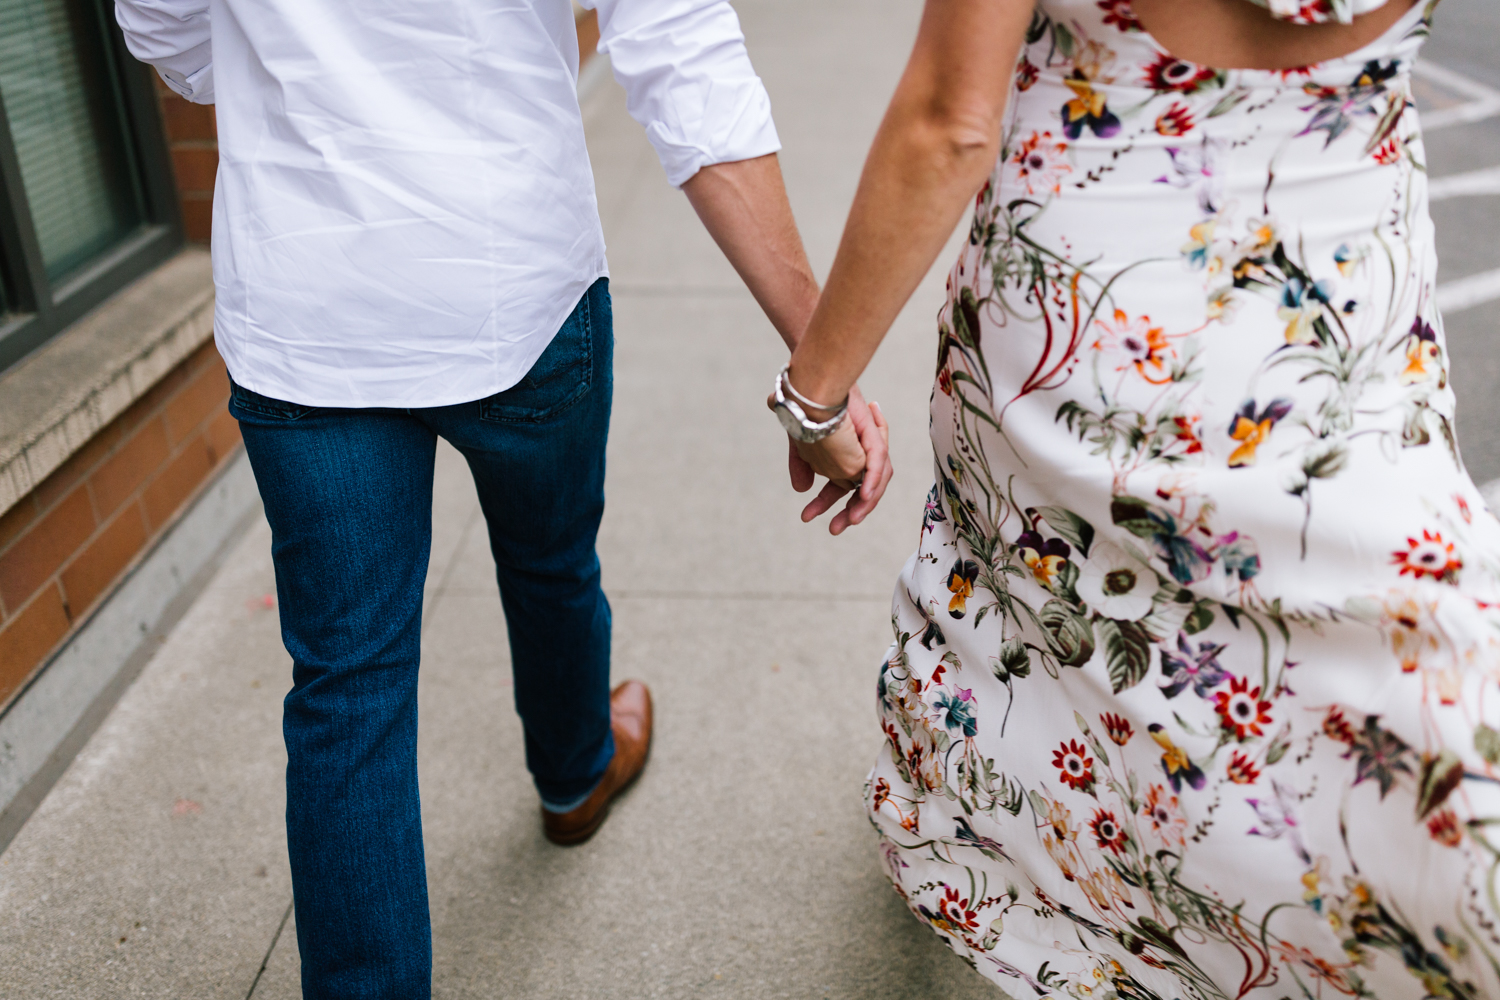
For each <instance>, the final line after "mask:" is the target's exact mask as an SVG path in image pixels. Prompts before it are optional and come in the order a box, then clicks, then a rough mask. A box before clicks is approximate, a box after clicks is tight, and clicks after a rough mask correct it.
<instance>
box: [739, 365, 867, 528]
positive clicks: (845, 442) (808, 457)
mask: <svg viewBox="0 0 1500 1000" xmlns="http://www.w3.org/2000/svg"><path fill="white" fill-rule="evenodd" d="M768 402H769V401H768ZM889 441H890V431H889V428H888V427H887V426H886V422H885V414H883V413H881V412H880V404H879V403H869V404H866V403H865V399H864V396H863V395H861V394H860V391H859V387H858V386H855V387H854V388H853V389H851V390H850V392H849V415H848V417H847V418H845V420H844V423H843V425H842V426H841V427H839V429H838V430H837V431H835V432H834V433H833V434H831V435H829V436H828V437H826V438H824V439H823V440H822V441H819V442H818V443H817V444H800V443H798V442H796V441H788V445H789V448H788V456H787V464H788V467H789V471H790V472H791V478H792V488H793V489H795V490H796V491H797V492H798V493H806V492H807V491H808V490H810V489H812V487H813V483H814V482H815V480H816V477H817V476H819V475H822V476H827V477H828V482H827V483H825V484H824V485H823V489H822V490H820V491H819V492H818V495H817V496H815V497H813V499H812V501H811V502H809V503H808V505H807V506H806V507H804V508H803V509H802V520H803V522H804V523H805V522H808V521H811V520H813V519H814V518H816V517H818V516H820V515H821V514H823V513H824V512H826V511H827V510H829V509H830V508H832V507H833V505H834V504H836V503H838V501H839V498H840V497H842V496H843V495H844V494H846V493H848V492H850V491H851V490H855V491H856V492H855V493H854V496H852V497H851V498H850V499H849V503H848V505H847V506H846V507H845V508H844V509H843V510H841V511H839V512H838V513H837V514H835V515H834V516H833V520H832V521H830V522H829V525H828V531H829V533H830V534H834V535H838V534H841V533H843V531H844V529H845V528H848V527H849V526H850V525H852V524H858V523H860V522H861V521H863V520H864V519H865V518H866V517H868V516H869V514H870V512H871V511H872V510H874V509H875V507H876V505H877V504H879V503H880V499H881V497H883V496H884V495H885V488H886V486H887V485H888V484H889V483H890V481H891V476H892V474H893V473H894V471H895V470H894V469H892V467H891V461H890V450H889Z"/></svg>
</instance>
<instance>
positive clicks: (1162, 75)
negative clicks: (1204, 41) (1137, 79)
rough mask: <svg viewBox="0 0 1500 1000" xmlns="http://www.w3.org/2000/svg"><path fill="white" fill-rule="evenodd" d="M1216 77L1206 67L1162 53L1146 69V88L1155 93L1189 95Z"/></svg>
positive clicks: (1214, 73) (1215, 74)
mask: <svg viewBox="0 0 1500 1000" xmlns="http://www.w3.org/2000/svg"><path fill="white" fill-rule="evenodd" d="M1217 76H1218V74H1217V73H1216V72H1214V71H1213V70H1212V69H1209V68H1208V67H1207V66H1199V65H1198V64H1197V63H1190V62H1188V61H1187V60H1186V59H1178V58H1177V57H1176V56H1172V55H1167V54H1166V53H1165V52H1163V53H1162V54H1161V55H1160V56H1158V57H1157V59H1156V62H1154V63H1152V64H1151V65H1150V66H1147V67H1146V86H1148V87H1150V88H1151V89H1152V90H1155V91H1169V90H1175V91H1177V92H1178V93H1181V94H1191V93H1192V92H1193V91H1195V90H1199V89H1201V88H1202V87H1203V86H1204V85H1205V84H1207V83H1208V82H1209V81H1211V80H1213V79H1214V78H1215V77H1217Z"/></svg>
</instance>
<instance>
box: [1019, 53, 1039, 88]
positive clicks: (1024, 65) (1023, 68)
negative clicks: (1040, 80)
mask: <svg viewBox="0 0 1500 1000" xmlns="http://www.w3.org/2000/svg"><path fill="white" fill-rule="evenodd" d="M1036 78H1037V68H1036V67H1035V66H1034V65H1032V62H1031V60H1030V59H1022V60H1021V65H1019V66H1017V67H1016V89H1017V90H1030V89H1031V86H1032V84H1034V83H1036Z"/></svg>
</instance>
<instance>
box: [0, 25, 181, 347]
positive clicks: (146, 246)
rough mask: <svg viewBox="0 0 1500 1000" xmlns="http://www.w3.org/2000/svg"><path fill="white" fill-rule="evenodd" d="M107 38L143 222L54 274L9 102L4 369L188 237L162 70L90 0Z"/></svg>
mask: <svg viewBox="0 0 1500 1000" xmlns="http://www.w3.org/2000/svg"><path fill="white" fill-rule="evenodd" d="M85 5H86V7H87V9H88V12H89V14H91V15H92V18H93V20H94V22H95V24H96V26H97V29H98V31H99V33H100V35H101V37H102V42H103V49H104V53H105V58H106V60H107V62H108V63H109V65H108V66H106V67H104V74H103V75H104V76H105V77H106V78H107V79H108V80H109V81H110V83H111V84H112V85H113V91H114V92H113V94H112V95H111V96H112V98H113V103H114V111H115V113H116V115H118V117H119V121H120V127H121V132H122V133H123V135H124V136H125V145H126V150H125V152H126V155H127V156H128V157H129V158H130V159H132V160H133V161H134V164H135V167H136V170H137V175H138V177H139V180H140V190H139V192H138V193H139V195H140V201H141V208H142V219H143V221H142V223H141V224H140V225H139V226H137V227H136V229H135V230H134V231H133V232H132V233H131V234H130V235H128V236H126V237H125V238H123V239H122V240H120V241H119V242H118V243H116V244H115V245H114V246H113V247H111V248H110V249H108V250H106V251H104V252H103V253H101V254H99V255H97V256H96V257H94V259H93V260H91V261H89V262H88V263H87V264H85V265H83V266H82V267H80V268H78V269H76V270H74V271H72V272H71V273H69V274H67V275H65V276H63V277H62V278H61V279H60V280H57V281H52V280H49V279H48V277H47V273H46V270H45V268H44V267H43V264H42V253H41V248H40V246H39V245H38V243H37V238H36V230H35V228H34V227H33V224H32V219H31V210H30V208H29V206H28V205H27V202H26V191H25V185H24V184H23V182H22V179H21V167H20V163H19V161H18V160H17V158H16V150H15V145H14V143H13V142H12V139H11V132H10V123H9V121H8V120H7V118H6V115H5V107H4V104H3V103H0V303H3V304H4V308H3V309H0V372H3V371H5V369H7V368H10V367H12V366H13V365H15V364H16V363H17V362H18V361H20V360H21V359H22V358H24V357H26V356H27V355H28V354H30V353H31V352H32V351H34V350H35V349H36V348H38V347H40V346H41V345H42V344H44V343H46V342H47V341H48V340H49V339H51V338H52V337H53V336H55V335H56V334H58V333H60V332H61V331H62V330H64V329H66V328H67V327H68V326H69V325H70V324H72V323H74V322H76V321H77V320H78V319H79V318H81V317H82V316H83V315H84V314H85V313H87V312H88V311H89V310H90V309H92V308H94V307H95V306H96V305H98V304H99V303H101V302H103V301H104V300H105V299H106V298H108V297H109V296H110V295H112V294H114V293H115V292H117V291H119V290H120V289H121V288H123V287H124V286H125V285H127V284H129V283H130V282H131V281H133V280H135V279H136V278H138V277H140V276H141V275H143V274H145V273H146V272H147V271H149V270H151V269H152V268H153V267H156V266H157V265H158V264H160V263H162V262H163V261H165V260H166V259H167V258H168V257H170V256H172V254H174V253H176V252H177V250H178V249H179V248H180V247H181V246H182V244H183V231H182V212H181V208H180V206H179V204H178V194H177V184H176V181H175V179H174V177H173V172H172V158H171V153H170V152H169V150H168V148H167V141H166V134H165V131H164V129H163V127H162V119H161V109H160V107H159V105H158V104H157V97H156V89H155V85H154V81H153V79H152V76H153V71H152V70H151V69H150V68H149V67H147V66H146V65H144V64H142V63H140V62H137V61H136V59H135V58H134V57H133V56H132V55H131V54H130V52H129V50H128V49H126V47H125V39H124V36H123V35H121V33H120V29H119V26H118V25H116V24H115V20H114V17H113V16H111V14H112V12H111V10H110V7H111V6H112V5H109V4H108V3H107V0H85Z"/></svg>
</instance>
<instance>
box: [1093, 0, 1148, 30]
mask: <svg viewBox="0 0 1500 1000" xmlns="http://www.w3.org/2000/svg"><path fill="white" fill-rule="evenodd" d="M1099 9H1100V10H1102V11H1104V23H1105V24H1112V25H1114V26H1115V27H1116V28H1119V29H1120V30H1121V31H1143V30H1145V29H1144V28H1142V27H1141V22H1140V21H1138V20H1136V16H1135V10H1134V9H1132V8H1131V6H1130V0H1099Z"/></svg>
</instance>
